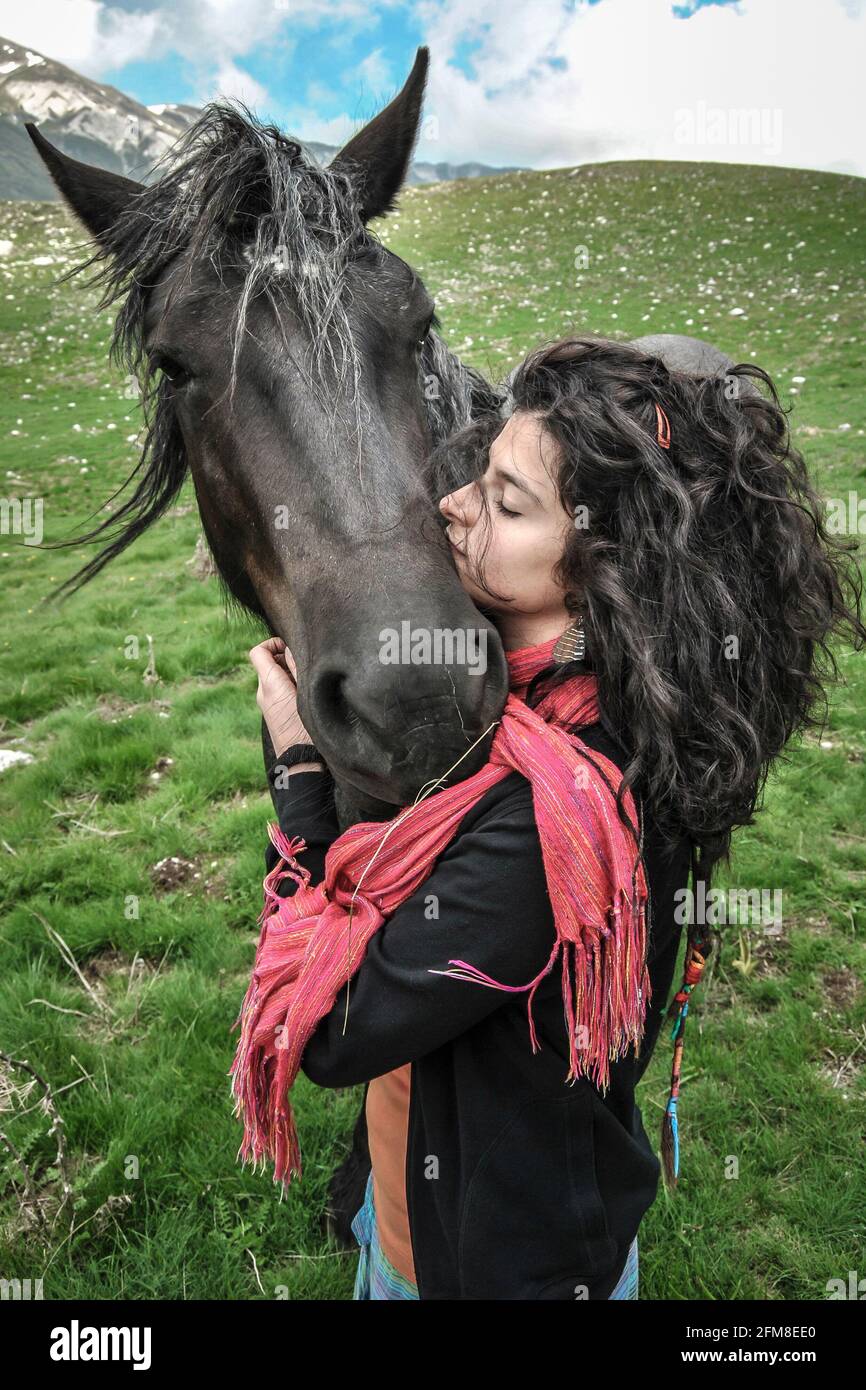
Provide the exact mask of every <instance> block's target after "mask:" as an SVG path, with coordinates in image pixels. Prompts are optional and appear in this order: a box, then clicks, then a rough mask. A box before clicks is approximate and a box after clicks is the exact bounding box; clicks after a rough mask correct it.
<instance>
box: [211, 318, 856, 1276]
mask: <svg viewBox="0 0 866 1390" xmlns="http://www.w3.org/2000/svg"><path fill="white" fill-rule="evenodd" d="M755 381H760V382H762V383H763V384H764V385H765V387H766V388H767V389H768V395H767V396H764V395H762V394H759V393H758V391H757V389H756V388H755V386H754V384H753V382H755ZM513 401H514V409H513V412H512V414H511V415H510V417H509V418H508V419H507V420H506V421H505V422H504V423H503V421H502V420H501V419H499V418H496V419H493V418H490V419H485V420H482V421H480V422H476V423H474V424H473V425H471V426H469V427H468V428H467V429H466V430H464V431H462V432H460V433H459V434H458V435H456V436H455V437H454V438H453V439H452V440H450V441H448V443H447V444H446V445H444V446H442V447H441V448H440V450H439V451H437V453H436V454H435V455H434V456H433V459H432V460H431V477H432V479H433V483H434V486H438V490H437V492H436V495H441V494H443V493H444V495H442V497H441V501H440V504H439V506H440V511H441V514H442V519H443V522H446V523H447V531H448V536H449V540H450V543H451V545H452V549H453V553H454V559H455V564H456V566H457V569H458V572H459V574H460V575H461V578H462V580H463V582H464V584H465V586H466V588H467V590H468V592H469V593H470V594H471V595H472V596H473V597H474V598H475V600H476V602H477V604H478V606H479V607H480V608H482V609H483V610H484V612H485V613H487V614H488V615H489V616H490V617H491V619H492V620H493V621H494V622H495V623H496V625H497V627H498V630H499V633H500V635H501V637H502V641H503V646H504V648H505V651H506V654H507V657H508V662H509V668H510V673H511V693H510V695H509V698H508V702H507V704H506V708H505V711H504V712H503V717H502V720H501V721H500V726H499V728H498V729H497V732H496V734H495V735H494V737H493V740H492V743H491V749H490V762H489V763H488V765H487V767H486V768H484V769H482V770H481V772H479V773H477V774H475V775H474V776H473V777H472V778H469V779H466V781H465V782H464V783H461V784H458V785H457V786H454V787H443V788H442V789H440V790H435V791H434V793H433V795H432V796H428V797H427V799H426V800H423V801H421V803H420V804H418V805H416V806H414V807H412V808H408V809H407V810H405V811H403V812H401V813H400V814H399V815H398V816H397V817H395V819H394V821H392V822H388V823H386V824H385V825H369V826H362V827H353V829H352V830H351V831H349V832H347V833H346V834H345V835H343V836H339V830H338V826H337V823H336V819H335V816H334V811H333V803H332V798H331V795H330V789H331V783H330V777H329V774H328V772H327V769H326V768H325V766H324V764H323V763H322V761H321V760H320V759H319V757H318V754H317V753H316V750H315V748H314V747H312V745H311V742H310V740H309V737H308V735H307V733H306V731H305V730H304V729H303V726H302V725H301V723H300V720H299V719H298V716H297V709H296V706H295V701H294V682H293V679H292V675H293V674H294V666H293V663H292V661H291V657H290V654H289V653H288V652H287V651H285V649H284V646H283V644H282V643H281V642H280V641H279V640H278V639H273V638H272V639H270V640H269V641H268V642H265V643H262V644H261V645H260V646H258V647H256V648H254V649H253V651H252V652H251V653H250V656H251V659H252V661H253V664H254V665H255V667H256V669H257V671H258V673H259V694H258V701H259V707H260V708H261V710H262V713H263V717H264V719H265V722H266V724H267V726H268V730H269V733H270V736H271V740H272V743H273V746H274V749H275V750H280V755H279V756H278V757H277V758H276V759H275V761H274V762H273V763H272V765H271V767H270V768H269V778H270V782H271V787H272V791H273V794H274V799H275V805H276V807H277V811H278V814H279V818H280V826H281V829H280V830H277V829H276V828H274V827H271V830H270V833H271V840H272V847H271V848H269V851H268V855H267V863H268V868H269V874H268V877H267V878H266V880H265V890H266V894H265V896H266V902H265V908H264V909H263V912H262V918H261V920H262V922H263V930H262V937H261V939H260V943H259V952H258V956H257V963H256V972H254V976H253V981H252V983H251V985H250V990H249V991H248V994H247V999H246V1001H245V1005H244V1008H243V1010H242V1014H241V1016H240V1018H239V1021H241V1022H242V1024H243V1027H242V1037H241V1042H240V1043H239V1046H238V1055H237V1057H236V1060H235V1064H234V1066H233V1068H232V1072H233V1073H235V1081H234V1091H235V1095H236V1098H237V1103H238V1112H239V1113H241V1114H242V1115H243V1118H244V1122H245V1127H246V1132H245V1143H244V1146H243V1148H242V1152H243V1153H244V1156H245V1157H249V1156H251V1155H252V1156H253V1157H254V1158H257V1157H264V1156H265V1155H267V1156H270V1157H272V1158H274V1159H275V1162H276V1171H277V1175H278V1177H279V1178H280V1179H281V1180H283V1181H286V1180H287V1178H288V1177H290V1176H291V1173H292V1172H299V1171H300V1157H299V1150H298V1147H297V1137H296V1135H295V1133H294V1127H293V1120H292V1115H291V1107H290V1106H289V1105H288V1101H287V1099H285V1097H286V1095H287V1086H290V1085H291V1082H292V1081H293V1079H294V1075H295V1074H296V1072H297V1069H298V1068H300V1069H302V1070H303V1071H304V1072H305V1074H306V1075H307V1076H308V1077H309V1079H310V1080H312V1081H313V1082H315V1083H317V1084H320V1085H324V1086H345V1085H351V1084H355V1083H359V1082H364V1081H369V1082H370V1086H369V1089H368V1095H367V1120H368V1132H369V1143H370V1154H371V1161H372V1172H371V1175H370V1181H369V1183H368V1188H367V1195H366V1199H365V1202H364V1205H363V1207H362V1208H361V1210H360V1211H359V1213H358V1216H357V1218H356V1221H355V1223H354V1226H353V1230H354V1231H355V1234H356V1236H357V1238H358V1240H359V1243H360V1245H361V1260H360V1262H359V1269H358V1277H357V1281H356V1290H355V1296H356V1297H357V1298H377V1299H378V1298H419V1297H420V1298H460V1299H463V1298H467V1299H474V1298H495V1299H523V1298H533V1299H534V1298H539V1299H572V1298H592V1299H599V1298H630V1297H637V1241H636V1237H637V1230H638V1226H639V1224H640V1221H641V1218H642V1216H643V1215H644V1213H645V1212H646V1210H647V1209H648V1207H649V1206H650V1205H651V1204H652V1202H653V1200H654V1198H655V1195H656V1190H657V1184H658V1176H659V1164H658V1160H657V1159H656V1157H655V1154H654V1152H653V1149H652V1146H651V1145H650V1143H649V1140H648V1138H647V1136H646V1133H645V1131H644V1128H643V1124H642V1117H641V1112H640V1110H639V1108H638V1106H637V1105H636V1104H635V1099H634V1091H635V1086H636V1084H637V1082H638V1080H639V1079H640V1077H641V1075H642V1073H643V1071H644V1069H645V1067H646V1065H647V1062H648V1060H649V1057H650V1054H651V1052H652V1048H653V1045H654V1043H655V1040H656V1037H657V1034H658V1031H659V1027H660V1024H661V1020H662V1013H663V1010H664V1005H665V1003H666V999H667V995H668V992H669V990H670V986H671V983H672V979H673V971H674V965H675V961H676V955H677V949H678V945H679V938H680V933H681V928H680V926H679V925H678V922H677V920H676V916H675V912H674V902H675V894H676V893H677V891H678V890H681V889H683V888H684V887H685V885H686V883H687V881H688V875H689V870H690V867H691V869H692V872H693V876H694V881H695V882H697V881H698V879H699V878H704V879H706V878H707V876H708V874H709V872H710V870H711V868H712V866H713V864H714V863H715V862H716V861H718V860H719V859H720V858H726V857H727V855H728V851H729V846H730V839H731V832H732V830H733V829H734V827H736V826H737V825H746V824H750V823H751V822H752V818H753V814H754V812H755V809H756V807H757V804H758V800H759V797H760V793H761V790H762V787H763V784H764V781H765V778H766V775H767V771H768V769H769V767H770V765H771V763H772V762H773V760H774V759H775V758H776V757H777V756H778V754H779V753H780V752H781V750H782V749H783V748H784V746H785V744H786V743H787V742H788V740H789V739H790V738H791V736H792V734H794V733H795V732H797V731H799V730H802V729H803V728H805V727H807V726H808V725H810V724H811V723H813V722H817V721H816V720H814V719H813V717H812V709H813V706H814V705H815V702H816V700H818V698H819V697H820V696H822V695H823V693H824V687H823V684H822V679H823V677H824V675H825V673H826V671H827V670H828V669H829V671H831V672H835V665H834V662H833V658H832V655H831V653H830V650H829V646H828V643H829V640H830V638H831V637H832V635H833V634H834V633H835V632H841V631H848V632H850V633H851V635H852V637H853V640H854V641H855V643H858V644H859V643H860V642H862V640H863V639H864V637H866V629H864V627H863V625H862V624H861V622H860V617H859V603H860V586H859V577H858V575H857V572H856V569H855V567H854V566H853V564H852V563H851V561H850V560H849V559H848V556H847V548H846V547H845V546H844V545H842V544H840V543H838V542H834V541H833V540H831V538H830V537H829V536H828V534H827V532H826V531H825V529H824V526H823V523H822V519H821V504H820V501H819V499H818V497H817V495H816V493H815V492H814V491H813V489H812V487H811V485H810V483H809V480H808V477H807V475H806V471H805V466H804V464H803V460H802V459H801V458H800V456H799V455H798V454H797V453H796V452H795V451H794V450H793V449H792V448H791V446H790V443H789V439H788V435H787V428H786V420H785V417H784V414H783V412H782V411H781V409H780V406H779V403H778V399H777V397H776V395H775V391H774V389H773V387H772V383H771V382H770V380H769V378H768V377H767V376H766V374H765V373H763V372H761V371H760V370H759V369H758V368H755V367H751V366H748V365H745V366H740V367H737V368H733V369H732V371H731V373H730V374H729V376H728V377H727V378H725V379H719V378H712V379H709V378H706V379H696V378H694V377H690V376H686V375H683V374H681V373H678V372H675V371H668V370H667V368H666V367H665V366H664V364H663V363H662V362H661V361H660V360H659V359H658V358H655V357H650V356H646V355H644V354H642V353H640V352H638V351H637V350H636V349H633V348H630V347H628V346H627V345H623V344H617V343H611V342H606V341H598V340H594V339H589V338H584V339H572V340H567V341H565V342H563V343H558V344H553V345H552V346H546V347H543V348H541V349H539V350H538V351H537V352H535V353H533V354H531V355H530V357H529V358H528V359H527V360H526V361H525V362H524V363H523V364H522V366H521V368H520V370H519V371H518V373H517V374H516V377H515V380H514V383H513ZM465 479H468V481H464V480H465ZM455 483H462V486H457V487H455ZM849 605H850V606H849ZM446 771H448V769H443V772H446ZM404 822H405V824H404ZM422 827H423V828H424V833H423V834H422V833H421V828H422ZM288 836H292V837H295V838H294V839H291V840H289V839H288V838H287V837H288ZM428 840H429V843H430V845H432V849H430V851H429V853H428V854H427V858H426V859H425V858H424V855H423V853H422V851H421V849H419V844H420V843H421V842H423V843H424V844H425V845H426V844H427V842H428ZM299 853H300V856H301V857H300V859H298V858H296V857H295V856H296V855H297V854H299ZM407 863H411V864H412V865H413V867H414V869H415V870H417V871H416V872H414V874H410V873H408V871H407V872H404V869H405V866H406V864H407ZM286 865H288V866H290V867H287V868H286V867H284V866H286ZM290 880H291V881H292V882H291V883H290V882H289V881H290ZM323 880H324V884H323V882H322V881H323ZM317 885H318V886H317ZM352 885H354V887H352ZM350 888H352V891H351V893H350V892H349V889H350ZM292 889H293V890H294V891H293V892H292ZM356 909H357V912H356ZM353 912H356V915H355V919H354V923H353ZM281 914H282V915H281ZM347 928H348V931H347ZM347 941H348V942H349V943H350V944H349V946H348V949H347V944H346V943H347ZM707 947H708V942H707V941H706V940H705V929H704V928H702V927H701V924H700V923H697V924H695V926H693V927H692V928H690V941H689V950H688V952H687V957H686V966H685V976H684V981H683V986H682V988H681V989H680V991H679V992H678V994H677V995H676V998H675V1001H674V1004H673V1005H672V1009H674V1010H675V1011H676V1012H677V1015H678V1017H679V1019H680V1022H679V1027H678V1029H677V1033H678V1037H677V1048H676V1052H675V1067H674V1077H673V1083H672V1094H671V1101H670V1103H669V1106H668V1111H667V1113H666V1117H665V1133H664V1142H663V1156H664V1158H665V1167H666V1172H667V1174H668V1176H669V1177H670V1178H671V1180H674V1181H675V1177H676V1171H677V1157H678V1153H677V1134H676V1094H677V1089H678V1079H679V1058H680V1054H681V1046H682V1026H683V1024H684V1021H685V1012H686V1009H687V1002H688V995H689V991H690V989H691V988H692V986H693V985H694V984H695V983H696V982H697V979H698V978H699V976H700V968H701V966H702V964H703V960H704V959H705V956H706V952H707ZM365 948H366V949H365ZM557 963H559V965H560V970H559V971H557V970H555V969H554V968H553V967H554V965H555V964H557ZM469 985H475V986H476V988H469V987H468V986H469ZM478 986H480V987H478ZM525 1005H527V1006H528V1007H526V1008H525V1007H524V1006H525ZM527 1023H528V1024H529V1037H527ZM274 1035H275V1036H274ZM528 1043H531V1046H528ZM564 1081H568V1083H569V1084H567V1085H564V1084H563V1082H564Z"/></svg>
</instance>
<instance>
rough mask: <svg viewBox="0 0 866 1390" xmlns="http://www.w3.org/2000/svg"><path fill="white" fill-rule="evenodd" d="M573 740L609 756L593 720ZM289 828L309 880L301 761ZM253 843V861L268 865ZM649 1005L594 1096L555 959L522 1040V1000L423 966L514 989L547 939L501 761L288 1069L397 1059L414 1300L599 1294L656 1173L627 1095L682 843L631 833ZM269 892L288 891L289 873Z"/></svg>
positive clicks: (325, 783)
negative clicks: (407, 1080)
mask: <svg viewBox="0 0 866 1390" xmlns="http://www.w3.org/2000/svg"><path fill="white" fill-rule="evenodd" d="M580 737H581V738H582V739H583V741H584V742H585V743H586V744H587V745H588V746H589V747H591V748H595V749H597V750H598V751H599V752H600V753H602V754H604V756H606V757H608V758H610V759H611V761H612V762H613V763H614V764H615V765H616V766H618V767H620V769H621V767H622V761H623V754H622V750H621V749H620V747H619V745H618V744H614V743H613V742H612V741H611V739H610V738H609V736H608V734H607V733H606V732H605V730H604V729H603V728H602V727H601V725H600V724H595V725H592V726H590V727H586V728H583V729H581V730H580ZM278 769H279V758H276V759H274V760H273V761H272V762H271V764H270V766H269V767H268V780H269V785H270V788H271V795H272V799H273V802H274V807H275V810H276V812H277V816H278V818H279V822H280V826H281V829H282V830H283V831H284V832H285V834H287V835H290V836H293V835H302V836H303V837H304V839H305V841H306V843H307V849H306V850H305V851H303V852H302V853H301V855H300V857H299V863H303V864H305V865H306V866H307V867H308V868H309V869H310V871H311V874H312V881H313V882H319V881H320V880H321V878H322V876H323V874H324V863H325V854H326V852H327V850H328V848H329V847H330V845H331V844H332V842H333V841H334V840H335V839H336V838H337V836H338V834H339V825H338V822H337V818H336V813H335V810H334V804H333V781H332V779H331V777H330V775H329V774H328V773H327V772H324V773H319V772H301V773H294V774H293V775H292V776H291V777H288V778H281V779H280V780H281V781H285V782H286V783H287V784H288V785H287V786H285V787H278V786H276V785H275V782H276V780H277V771H278ZM277 858H278V856H277V853H276V851H275V850H274V848H273V846H272V845H270V844H268V846H267V849H266V854H265V862H266V865H267V868H268V870H270V869H272V868H273V867H274V865H275V864H276V862H277ZM645 864H646V869H647V877H648V882H649V889H650V908H651V914H650V915H651V926H650V936H649V954H648V967H649V973H650V980H651V984H652V1000H651V1004H650V1006H649V1008H648V1010H647V1027H646V1032H645V1035H644V1040H643V1042H642V1045H641V1049H640V1057H639V1058H637V1057H635V1056H634V1053H633V1051H632V1052H630V1053H629V1054H628V1055H627V1056H625V1057H623V1058H622V1059H621V1060H620V1061H618V1062H616V1063H612V1064H611V1084H610V1087H609V1089H608V1091H607V1092H606V1093H605V1094H604V1095H602V1094H601V1092H600V1091H599V1090H598V1089H597V1088H596V1087H595V1086H594V1085H593V1084H592V1083H591V1082H590V1081H588V1080H586V1079H585V1078H579V1079H578V1080H577V1081H575V1082H574V1083H572V1084H570V1085H567V1084H566V1083H565V1076H566V1073H567V1071H568V1051H567V1041H568V1039H567V1032H566V1025H565V1019H564V1015H563V1005H562V995H561V972H560V964H559V961H557V963H556V964H555V966H554V968H553V970H552V971H551V972H550V974H549V975H548V976H546V977H545V978H544V980H543V981H542V982H541V984H540V985H539V987H538V989H537V991H536V995H535V999H534V1002H533V1018H534V1020H535V1027H536V1033H537V1036H538V1041H539V1044H540V1047H541V1050H540V1051H539V1052H537V1053H535V1054H533V1052H532V1048H531V1044H530V1039H529V1024H528V1018H527V997H528V995H527V993H521V994H507V993H505V992H503V991H501V990H494V989H490V988H488V987H485V986H483V985H477V984H470V983H468V982H466V981H463V980H454V979H450V978H448V977H446V976H443V975H437V974H432V973H430V972H431V969H434V970H446V969H448V962H449V960H452V959H460V960H465V961H468V962H470V963H471V964H472V965H475V966H478V968H479V969H481V970H483V971H485V972H486V973H487V974H489V975H491V976H492V977H493V978H494V979H495V980H500V981H503V982H508V983H513V984H516V985H522V984H525V983H526V981H527V980H530V979H532V978H534V977H535V976H536V975H537V974H538V972H539V971H540V970H541V968H542V967H543V966H544V965H545V964H546V962H547V960H548V958H549V956H550V951H551V948H552V946H553V941H554V938H555V928H554V918H553V910H552V907H551V904H550V899H549V897H548V893H547V884H546V878H545V872H544V864H543V860H542V854H541V844H540V840H539V836H538V829H537V826H536V822H535V815H534V811H533V804H532V789H531V786H530V783H529V781H528V780H527V779H526V778H525V777H523V776H522V774H520V773H518V772H512V773H510V774H509V775H508V776H507V777H505V778H503V780H502V781H501V782H499V783H497V784H496V785H495V786H494V787H492V788H491V789H490V790H489V791H488V792H487V793H486V794H485V795H484V796H483V797H482V798H481V799H480V800H479V801H478V802H477V804H476V805H475V806H473V807H472V808H471V809H470V810H469V811H468V812H467V813H466V815H465V816H464V818H463V820H462V821H461V822H460V825H459V826H458V830H457V833H456V834H455V836H454V838H453V840H452V841H451V843H450V844H449V845H448V846H447V847H446V848H445V850H444V851H443V853H442V854H441V855H440V856H439V858H438V859H437V860H436V862H435V864H434V865H433V869H432V871H431V873H430V875H429V877H428V878H427V880H426V881H425V882H424V883H423V884H422V885H421V886H420V888H419V889H418V890H417V892H415V893H414V894H413V895H412V896H411V897H410V898H408V899H407V900H406V901H405V902H404V903H402V904H401V906H400V907H399V908H398V909H397V911H396V912H395V913H394V914H393V915H392V916H391V918H389V920H388V921H387V922H386V923H385V924H384V925H383V926H382V927H381V928H380V929H379V931H377V932H376V933H375V935H374V936H373V937H372V939H371V941H370V943H369V945H368V946H367V951H366V955H365V957H364V960H363V962H362V964H361V966H360V968H359V969H358V971H357V973H356V974H355V975H354V977H353V979H352V982H351V994H350V1004H349V1015H348V1026H347V1028H346V1031H345V1035H344V1033H343V1025H344V1018H345V1011H346V987H345V986H344V988H343V989H342V990H341V991H340V993H339V994H338V996H337V999H336V1002H335V1004H334V1007H333V1009H332V1010H331V1011H330V1013H328V1014H327V1015H326V1016H325V1017H324V1018H323V1019H322V1020H321V1021H320V1023H319V1024H318V1026H317V1028H316V1031H315V1033H314V1034H313V1035H312V1037H311V1039H310V1041H309V1043H308V1046H307V1048H306V1050H305V1052H304V1056H303V1060H302V1064H301V1065H302V1070H303V1071H304V1073H305V1074H306V1076H307V1077H309V1079H310V1080H311V1081H313V1082H314V1083H315V1084H316V1085H319V1086H335V1087H339V1086H351V1085H354V1084H356V1083H357V1084H360V1083H362V1082H367V1081H370V1080H372V1078H373V1077H375V1076H379V1075H381V1074H382V1073H384V1072H387V1071H391V1070H393V1069H394V1068H395V1067H399V1066H402V1065H403V1064H405V1063H407V1062H411V1063H412V1068H411V1073H410V1075H411V1086H410V1104H409V1131H408V1144H407V1155H406V1200H407V1208H408V1217H409V1229H410V1234H411V1239H412V1250H413V1258H414V1263H415V1275H416V1280H417V1285H418V1293H419V1297H420V1298H422V1299H437V1298H438V1299H460V1300H463V1299H496V1300H500V1299H575V1298H591V1299H606V1298H608V1296H609V1295H610V1293H611V1292H612V1290H613V1289H614V1287H615V1286H616V1283H617V1281H618V1279H619V1277H620V1274H621V1273H622V1270H623V1266H624V1264H625V1259H626V1255H627V1253H628V1248H629V1245H630V1244H631V1241H632V1240H633V1238H634V1236H635V1235H636V1233H637V1230H638V1226H639V1224H640V1221H641V1218H642V1217H643V1215H644V1213H645V1212H646V1210H647V1209H648V1208H649V1207H650V1206H651V1205H652V1202H653V1201H654V1199H655V1196H656V1191H657V1187H658V1182H659V1175H660V1167H659V1162H658V1159H657V1157H656V1155H655V1152H654V1149H653V1147H652V1145H651V1144H650V1142H649V1140H648V1138H647V1135H646V1133H645V1130H644V1127H643V1123H642V1117H641V1112H640V1109H639V1107H638V1106H637V1104H636V1103H635V1097H634V1091H635V1086H636V1084H637V1082H638V1080H639V1079H640V1077H641V1075H642V1073H643V1071H644V1069H645V1067H646V1065H647V1062H648V1061H649V1057H650V1054H651V1052H652V1049H653V1046H654V1044H655V1041H656V1038H657V1035H658V1032H659V1027H660V1023H661V1020H662V1016H663V1013H664V1008H665V1005H666V1002H667V997H668V994H669V991H670V986H671V981H672V976H673V970H674V965H675V962H676V956H677V949H678V945H679V940H680V935H681V932H682V928H681V927H680V926H679V925H677V924H676V923H675V921H674V893H675V891H676V889H678V888H683V887H685V886H686V883H687V881H688V873H689V847H688V845H687V844H686V843H683V844H682V846H680V847H679V849H678V851H677V854H676V855H675V857H674V858H673V860H672V861H668V860H666V859H665V858H664V857H663V856H662V853H661V846H660V844H659V842H658V841H657V839H656V837H655V835H654V832H653V828H652V826H650V825H647V826H646V827H645ZM280 891H281V893H283V894H285V895H289V894H291V893H294V892H295V891H296V885H295V883H294V880H292V879H290V878H286V879H284V880H283V881H282V883H281V884H280Z"/></svg>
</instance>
